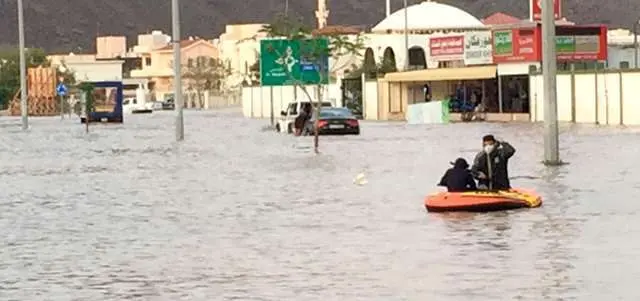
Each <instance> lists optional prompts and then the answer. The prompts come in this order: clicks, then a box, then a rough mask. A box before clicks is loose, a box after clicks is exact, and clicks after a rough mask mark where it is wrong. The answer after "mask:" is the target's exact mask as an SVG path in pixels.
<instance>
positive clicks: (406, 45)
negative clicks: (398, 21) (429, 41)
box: [404, 0, 409, 71]
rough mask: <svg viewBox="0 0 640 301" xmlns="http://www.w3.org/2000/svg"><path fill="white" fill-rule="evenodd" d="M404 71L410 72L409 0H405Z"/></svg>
mask: <svg viewBox="0 0 640 301" xmlns="http://www.w3.org/2000/svg"><path fill="white" fill-rule="evenodd" d="M404 54H405V56H406V57H405V60H404V70H405V71H406V70H409V13H408V12H407V0H404Z"/></svg>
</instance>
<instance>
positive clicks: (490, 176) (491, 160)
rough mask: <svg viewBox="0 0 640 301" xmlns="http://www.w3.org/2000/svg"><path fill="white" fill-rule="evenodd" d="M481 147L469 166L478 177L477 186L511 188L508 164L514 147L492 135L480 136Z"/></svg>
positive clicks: (514, 150)
mask: <svg viewBox="0 0 640 301" xmlns="http://www.w3.org/2000/svg"><path fill="white" fill-rule="evenodd" d="M482 147H483V150H482V151H481V152H479V153H478V154H477V155H476V158H475V159H474V160H473V166H472V167H471V172H472V173H473V174H474V175H475V177H476V178H477V179H478V188H480V189H482V188H484V189H489V190H508V189H511V183H510V182H509V172H508V165H509V159H510V158H511V157H512V156H513V154H515V152H516V149H515V148H514V147H513V146H511V144H509V143H507V142H504V141H497V140H496V139H495V137H493V135H486V136H484V137H482Z"/></svg>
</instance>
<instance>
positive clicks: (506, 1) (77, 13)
mask: <svg viewBox="0 0 640 301" xmlns="http://www.w3.org/2000/svg"><path fill="white" fill-rule="evenodd" d="M285 1H286V0H243V1H230V0H182V2H183V5H182V7H183V8H182V21H183V22H182V33H183V36H188V35H193V36H201V37H209V38H212V37H217V36H218V35H219V34H220V33H221V32H222V31H224V25H225V24H232V23H254V22H269V21H270V20H272V19H273V17H274V16H275V15H276V14H277V13H279V12H282V11H283V10H284V6H285ZM327 1H328V6H329V9H330V10H331V15H330V18H329V24H345V25H371V26H372V25H375V24H376V23H377V22H379V21H380V20H382V19H383V18H384V5H385V1H384V0H327ZM393 2H394V4H395V5H394V7H393V9H394V10H396V9H399V8H401V7H400V6H399V5H401V3H402V2H401V1H397V0H395V1H393ZM409 2H410V4H412V3H418V1H411V0H409ZM441 2H442V3H447V4H451V5H455V6H457V7H460V8H462V9H464V10H466V11H468V12H470V13H471V14H473V15H475V16H477V17H478V18H484V17H486V16H488V15H489V14H491V13H494V12H498V11H502V12H505V13H507V14H511V15H514V16H516V17H521V18H525V17H527V15H528V4H527V0H519V1H514V0H486V1H478V0H441ZM514 2H515V4H514ZM24 5H25V24H26V25H25V27H26V41H27V46H31V47H34V46H35V47H42V48H45V49H46V50H48V51H56V52H57V51H65V52H66V51H74V52H78V53H80V52H92V51H93V49H94V47H95V36H96V35H97V34H101V35H108V34H113V35H123V34H124V35H127V37H128V40H129V43H130V44H133V43H135V37H136V35H137V34H139V33H143V32H150V31H151V30H153V29H161V30H163V31H165V32H170V30H171V27H170V24H171V21H170V20H171V19H170V16H171V15H170V12H171V1H169V0H134V1H132V0H110V1H100V0H95V1H87V0H66V1H51V0H49V1H38V0H37V1H31V0H25V1H24ZM289 5H290V6H289V9H290V11H292V12H294V13H296V14H298V15H301V16H303V17H304V18H305V19H306V20H307V21H308V23H309V24H315V23H314V22H315V18H314V17H313V12H314V10H315V7H316V1H315V0H289ZM16 6H17V5H16V0H0V43H2V44H17V41H18V38H17V36H18V29H17V23H18V21H17V20H18V18H17V16H18V15H17V8H16ZM563 6H564V7H563V13H564V15H565V16H566V17H567V18H568V19H569V20H571V21H574V22H577V23H604V24H609V25H614V26H616V27H627V28H630V27H631V26H632V24H633V22H634V20H636V19H638V17H640V1H639V0H611V1H605V2H603V1H597V0H565V1H564V5H563Z"/></svg>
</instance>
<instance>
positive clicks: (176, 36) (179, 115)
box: [171, 0, 184, 141]
mask: <svg viewBox="0 0 640 301" xmlns="http://www.w3.org/2000/svg"><path fill="white" fill-rule="evenodd" d="M171 23H172V27H173V33H172V34H171V35H172V36H173V102H174V104H175V110H176V141H182V140H184V115H183V110H182V70H181V68H182V62H181V61H180V51H181V49H180V48H181V47H180V6H179V0H171Z"/></svg>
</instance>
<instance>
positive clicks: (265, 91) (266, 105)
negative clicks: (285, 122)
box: [242, 84, 341, 118]
mask: <svg viewBox="0 0 640 301" xmlns="http://www.w3.org/2000/svg"><path fill="white" fill-rule="evenodd" d="M295 88H297V89H294V86H281V87H260V86H258V87H243V88H242V112H243V115H244V116H245V117H251V118H270V117H271V114H270V113H271V100H272V98H271V93H273V112H274V114H275V116H276V117H278V116H280V111H282V110H285V109H286V107H287V105H288V104H289V103H290V102H292V101H295V100H296V95H297V99H307V96H306V94H305V93H304V92H303V90H302V88H300V87H295ZM323 88H324V93H323V95H324V96H323V97H322V98H323V100H324V101H332V103H333V104H334V105H336V101H339V100H340V98H341V95H339V94H338V95H337V94H336V91H337V92H340V86H339V85H337V84H331V85H329V86H328V87H327V86H324V87H323ZM272 89H273V92H272V91H271V90H272ZM306 89H307V92H308V93H309V94H310V96H311V97H312V98H313V99H316V98H317V96H316V95H317V86H306ZM295 90H297V94H296V92H295Z"/></svg>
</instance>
